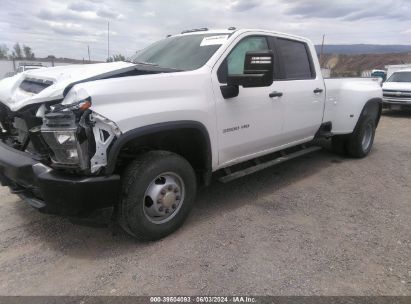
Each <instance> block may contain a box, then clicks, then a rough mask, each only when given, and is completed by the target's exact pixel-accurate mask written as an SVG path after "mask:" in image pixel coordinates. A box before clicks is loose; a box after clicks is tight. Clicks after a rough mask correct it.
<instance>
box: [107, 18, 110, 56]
mask: <svg viewBox="0 0 411 304" xmlns="http://www.w3.org/2000/svg"><path fill="white" fill-rule="evenodd" d="M109 58H110V21H107V60H108V59H109Z"/></svg>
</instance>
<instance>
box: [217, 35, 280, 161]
mask: <svg viewBox="0 0 411 304" xmlns="http://www.w3.org/2000/svg"><path fill="white" fill-rule="evenodd" d="M266 50H270V43H269V39H268V37H266V36H261V35H253V36H246V37H242V38H239V40H238V41H237V42H236V44H235V45H234V47H232V48H231V49H230V48H229V49H228V50H227V53H226V55H225V56H223V58H222V59H221V60H220V62H218V63H217V64H216V65H215V68H214V69H215V70H214V71H213V77H212V82H213V90H214V94H215V96H216V113H217V131H218V141H219V166H221V167H222V166H227V165H230V164H234V163H237V162H241V161H244V160H247V159H251V158H254V157H257V156H259V155H262V154H265V153H267V152H268V150H271V149H273V148H275V147H277V146H279V145H281V135H282V127H283V104H282V103H281V102H280V100H279V99H278V98H276V97H271V98H270V96H269V95H270V93H272V92H273V91H274V86H273V85H271V86H269V87H256V88H243V87H241V86H240V87H239V94H238V96H237V97H233V98H229V99H224V97H223V95H222V93H221V88H220V87H221V86H225V85H226V83H227V75H235V74H243V72H244V60H245V54H246V53H247V52H251V51H266ZM275 61H276V60H274V64H275Z"/></svg>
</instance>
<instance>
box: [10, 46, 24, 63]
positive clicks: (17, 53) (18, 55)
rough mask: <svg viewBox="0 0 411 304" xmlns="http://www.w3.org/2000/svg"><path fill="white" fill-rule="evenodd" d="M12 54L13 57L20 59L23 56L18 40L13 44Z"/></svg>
mask: <svg viewBox="0 0 411 304" xmlns="http://www.w3.org/2000/svg"><path fill="white" fill-rule="evenodd" d="M12 56H13V58H15V59H22V58H23V55H22V51H21V47H20V44H19V43H18V42H17V43H16V44H15V45H13V54H12Z"/></svg>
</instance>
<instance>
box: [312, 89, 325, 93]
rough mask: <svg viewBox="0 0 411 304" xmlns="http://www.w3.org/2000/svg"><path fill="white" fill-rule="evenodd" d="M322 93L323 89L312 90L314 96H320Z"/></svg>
mask: <svg viewBox="0 0 411 304" xmlns="http://www.w3.org/2000/svg"><path fill="white" fill-rule="evenodd" d="M322 92H324V90H323V89H319V88H316V89H315V90H314V94H320V93H322Z"/></svg>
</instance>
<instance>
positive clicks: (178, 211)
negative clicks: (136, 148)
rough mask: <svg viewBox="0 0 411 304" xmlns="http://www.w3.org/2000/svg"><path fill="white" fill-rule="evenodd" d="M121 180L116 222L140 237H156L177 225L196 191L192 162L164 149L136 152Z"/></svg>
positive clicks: (181, 220)
mask: <svg viewBox="0 0 411 304" xmlns="http://www.w3.org/2000/svg"><path fill="white" fill-rule="evenodd" d="M122 182H123V183H122V184H123V187H122V190H123V193H122V199H121V201H120V205H119V208H118V209H119V223H120V225H121V226H122V227H123V229H124V230H125V231H126V232H128V233H129V234H131V235H132V236H134V237H136V238H138V239H141V240H157V239H160V238H162V237H164V236H166V235H168V234H170V233H172V232H173V231H175V230H176V229H177V228H179V227H180V226H181V225H182V224H183V222H184V220H185V219H186V218H187V216H188V213H189V211H190V209H191V207H192V205H193V202H194V199H195V195H196V186H197V184H196V176H195V173H194V170H193V168H192V167H191V165H190V164H189V163H188V162H187V161H186V160H185V159H184V158H182V157H181V156H179V155H177V154H174V153H171V152H166V151H150V152H147V153H145V154H143V155H141V156H139V157H138V158H137V159H136V160H134V161H133V162H132V163H131V164H130V165H129V166H128V167H127V168H126V170H125V172H124V174H123V176H122Z"/></svg>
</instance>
